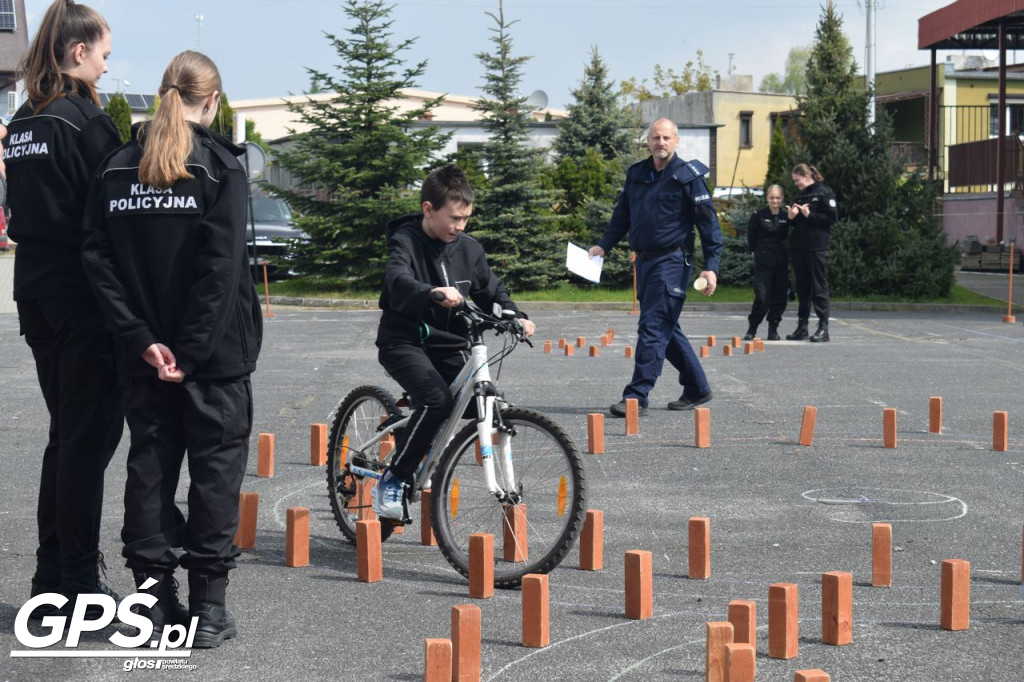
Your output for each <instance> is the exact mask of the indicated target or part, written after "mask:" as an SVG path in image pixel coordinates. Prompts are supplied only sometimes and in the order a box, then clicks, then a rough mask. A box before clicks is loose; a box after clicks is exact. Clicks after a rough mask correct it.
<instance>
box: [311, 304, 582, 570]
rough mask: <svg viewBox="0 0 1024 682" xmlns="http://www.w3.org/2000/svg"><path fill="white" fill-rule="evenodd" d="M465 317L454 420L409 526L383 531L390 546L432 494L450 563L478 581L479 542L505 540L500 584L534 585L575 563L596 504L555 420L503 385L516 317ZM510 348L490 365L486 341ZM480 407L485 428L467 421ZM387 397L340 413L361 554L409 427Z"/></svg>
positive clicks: (420, 478) (347, 532) (497, 559)
mask: <svg viewBox="0 0 1024 682" xmlns="http://www.w3.org/2000/svg"><path fill="white" fill-rule="evenodd" d="M455 311H456V314H457V315H459V316H461V317H462V318H463V319H464V320H465V322H466V325H467V327H468V329H469V340H470V352H469V358H468V360H467V361H466V364H465V366H464V367H463V368H462V370H461V371H460V372H459V374H458V376H457V377H456V378H455V380H454V381H452V383H451V391H452V396H453V397H454V403H455V405H454V408H453V410H452V413H451V415H450V416H449V417H448V419H447V420H446V421H445V422H444V423H443V424H442V425H441V427H440V429H439V430H438V433H437V435H436V436H435V438H434V440H433V442H432V443H431V446H430V449H429V451H428V452H427V454H426V456H425V457H424V458H423V461H422V462H421V463H420V465H419V468H418V469H417V472H416V476H415V480H414V484H413V486H412V491H411V493H409V494H408V495H407V496H406V500H405V504H404V505H403V510H404V514H403V516H404V518H403V520H402V521H390V520H386V519H381V524H380V525H381V540H382V541H383V540H387V539H388V537H389V536H390V535H391V534H392V532H393V531H394V528H395V527H396V525H402V524H408V523H410V522H411V518H410V517H409V504H408V503H409V502H414V501H416V500H417V499H419V497H420V494H421V493H422V492H424V491H430V518H431V525H432V527H433V531H434V536H435V538H436V540H437V544H438V546H439V547H440V549H441V552H442V553H443V554H444V556H445V558H446V559H447V560H448V562H449V563H450V564H451V565H452V566H453V567H454V568H455V570H457V571H458V572H459V573H461V574H462V575H464V576H468V575H469V538H470V535H472V534H474V533H490V534H491V535H492V536H493V537H494V584H495V586H497V587H515V586H517V585H519V584H520V582H521V580H522V577H523V576H524V575H526V574H528V573H547V572H549V571H551V570H552V569H553V568H555V567H556V566H557V565H558V564H559V562H561V561H562V559H564V558H565V556H566V554H568V552H569V550H570V549H571V547H572V544H573V543H574V542H575V541H576V538H577V536H578V535H579V530H580V524H581V519H582V515H583V502H584V490H585V485H584V475H583V465H582V463H581V460H580V455H579V452H578V450H577V449H576V446H575V445H574V444H573V442H572V440H571V439H570V438H569V436H568V435H567V434H566V433H565V431H563V430H562V428H561V427H560V426H558V424H556V423H555V422H554V421H553V420H552V419H550V418H549V417H547V416H545V415H543V414H541V413H540V412H537V411H535V410H531V409H525V408H520V407H515V406H513V405H512V404H510V403H509V402H507V401H506V400H505V399H504V397H503V394H502V392H501V391H500V390H498V387H497V385H496V384H495V383H494V381H492V379H491V372H490V368H491V366H492V365H497V366H498V370H497V374H500V372H501V363H502V361H503V360H504V359H505V358H506V357H508V355H509V354H510V353H511V352H512V351H513V350H515V348H516V347H517V346H518V345H519V343H520V342H524V341H525V342H526V343H528V344H529V341H528V340H527V339H526V338H525V334H524V332H523V328H522V326H521V325H520V324H519V321H518V320H516V319H515V318H514V316H512V313H510V312H509V311H502V312H499V311H495V314H494V315H490V314H487V313H484V312H483V311H482V310H480V309H479V308H477V307H476V306H474V305H473V304H472V303H471V302H469V301H465V302H464V303H463V304H462V305H461V306H460V307H459V308H456V309H455ZM488 331H493V332H495V334H496V335H498V336H501V337H502V338H503V344H502V348H501V350H499V351H497V352H496V353H494V354H493V355H488V350H487V346H486V344H485V343H484V338H483V337H484V334H485V332H488ZM471 401H475V406H476V415H477V416H476V417H475V418H473V419H472V420H471V421H470V422H469V423H466V424H465V425H463V420H462V419H461V417H462V415H464V414H465V412H466V408H467V407H469V406H470V404H471ZM408 406H409V405H408V398H407V396H403V397H402V399H401V400H399V401H396V400H395V398H394V397H393V396H392V395H391V394H390V393H389V392H388V391H387V390H386V389H384V388H381V387H380V386H369V385H366V386H359V387H357V388H355V389H353V390H352V391H351V392H350V393H349V394H348V395H347V396H345V398H344V399H342V401H341V402H340V403H339V404H338V406H337V408H335V410H334V413H333V414H332V416H331V430H330V436H329V441H328V455H327V488H328V491H329V493H330V501H331V510H332V511H333V512H334V518H335V520H336V521H337V524H338V528H339V529H340V530H341V532H342V534H343V535H344V536H345V537H346V538H347V539H348V540H349V541H350V542H352V543H353V544H354V543H355V541H356V522H357V521H359V520H360V519H362V518H373V517H375V515H374V514H373V509H372V499H373V498H372V488H373V486H375V485H376V483H377V481H378V480H380V478H381V476H382V475H383V473H384V471H385V470H386V469H387V467H388V464H389V463H390V461H391V458H392V457H393V455H394V438H395V436H396V435H398V434H400V433H401V430H402V429H403V428H405V427H406V425H407V424H408V422H409V416H408V415H406V414H405V413H404V412H403V410H402V408H403V407H408Z"/></svg>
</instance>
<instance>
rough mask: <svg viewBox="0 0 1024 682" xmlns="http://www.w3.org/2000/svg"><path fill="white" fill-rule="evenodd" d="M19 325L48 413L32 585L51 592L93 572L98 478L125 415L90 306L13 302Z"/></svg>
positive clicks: (107, 344) (110, 355) (107, 345)
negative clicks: (64, 580) (68, 577)
mask: <svg viewBox="0 0 1024 682" xmlns="http://www.w3.org/2000/svg"><path fill="white" fill-rule="evenodd" d="M18 320H19V323H20V325H21V332H22V333H23V334H24V335H25V341H26V342H27V343H28V345H29V347H30V348H31V349H32V356H33V357H34V358H35V363H36V374H37V376H38V379H39V386H40V388H41V389H42V391H43V399H44V400H45V401H46V408H47V410H48V411H49V413H50V427H49V440H48V441H47V443H46V448H45V449H44V450H43V465H42V475H41V477H40V482H39V502H38V507H37V511H36V514H37V519H38V524H39V548H38V549H37V550H36V562H37V567H36V577H35V581H36V582H37V583H39V584H40V586H42V587H54V588H56V586H57V585H58V584H59V583H60V581H61V576H62V575H63V574H64V573H67V574H74V573H78V572H80V571H84V570H85V569H88V568H89V567H90V565H92V566H95V564H96V560H97V556H98V551H99V534H100V518H101V512H102V509H103V473H104V471H105V470H106V468H107V464H109V463H110V459H111V457H113V455H114V450H116V449H117V444H118V442H120V440H121V431H122V429H123V426H124V413H123V410H122V404H121V393H120V392H119V390H118V388H117V370H116V363H115V359H114V346H113V342H112V340H111V338H110V335H109V333H107V331H106V327H105V325H104V323H103V319H102V317H101V316H100V311H99V309H98V308H96V307H95V305H93V304H92V303H91V302H80V301H67V300H57V299H43V300H28V301H18Z"/></svg>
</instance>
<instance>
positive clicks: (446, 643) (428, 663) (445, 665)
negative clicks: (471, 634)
mask: <svg viewBox="0 0 1024 682" xmlns="http://www.w3.org/2000/svg"><path fill="white" fill-rule="evenodd" d="M423 657H424V665H423V682H451V679H452V640H450V639H433V638H430V637H428V638H427V639H426V645H425V647H424V654H423Z"/></svg>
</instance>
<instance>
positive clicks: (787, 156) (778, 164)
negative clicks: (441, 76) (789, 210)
mask: <svg viewBox="0 0 1024 682" xmlns="http://www.w3.org/2000/svg"><path fill="white" fill-rule="evenodd" d="M792 169H793V153H792V152H791V151H790V149H789V143H787V142H786V136H785V134H783V132H782V117H781V116H780V117H778V118H776V119H775V125H773V126H772V141H771V145H770V146H769V147H768V172H767V173H765V176H764V193H765V195H766V196H767V194H768V188H769V187H771V186H772V185H779V186H780V187H782V193H783V196H784V197H793V196H794V195H795V193H796V186H795V185H794V184H793V177H792V175H791V174H790V171H791V170H792Z"/></svg>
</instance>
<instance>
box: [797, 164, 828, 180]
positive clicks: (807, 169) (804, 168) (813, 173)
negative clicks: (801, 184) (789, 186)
mask: <svg viewBox="0 0 1024 682" xmlns="http://www.w3.org/2000/svg"><path fill="white" fill-rule="evenodd" d="M792 175H800V176H803V177H805V178H810V179H811V180H814V181H815V182H825V177H824V176H823V175H822V174H821V172H820V171H819V170H818V169H817V168H815V167H814V166H808V165H807V164H806V163H798V164H797V165H796V166H795V167H794V168H793V173H792Z"/></svg>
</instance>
